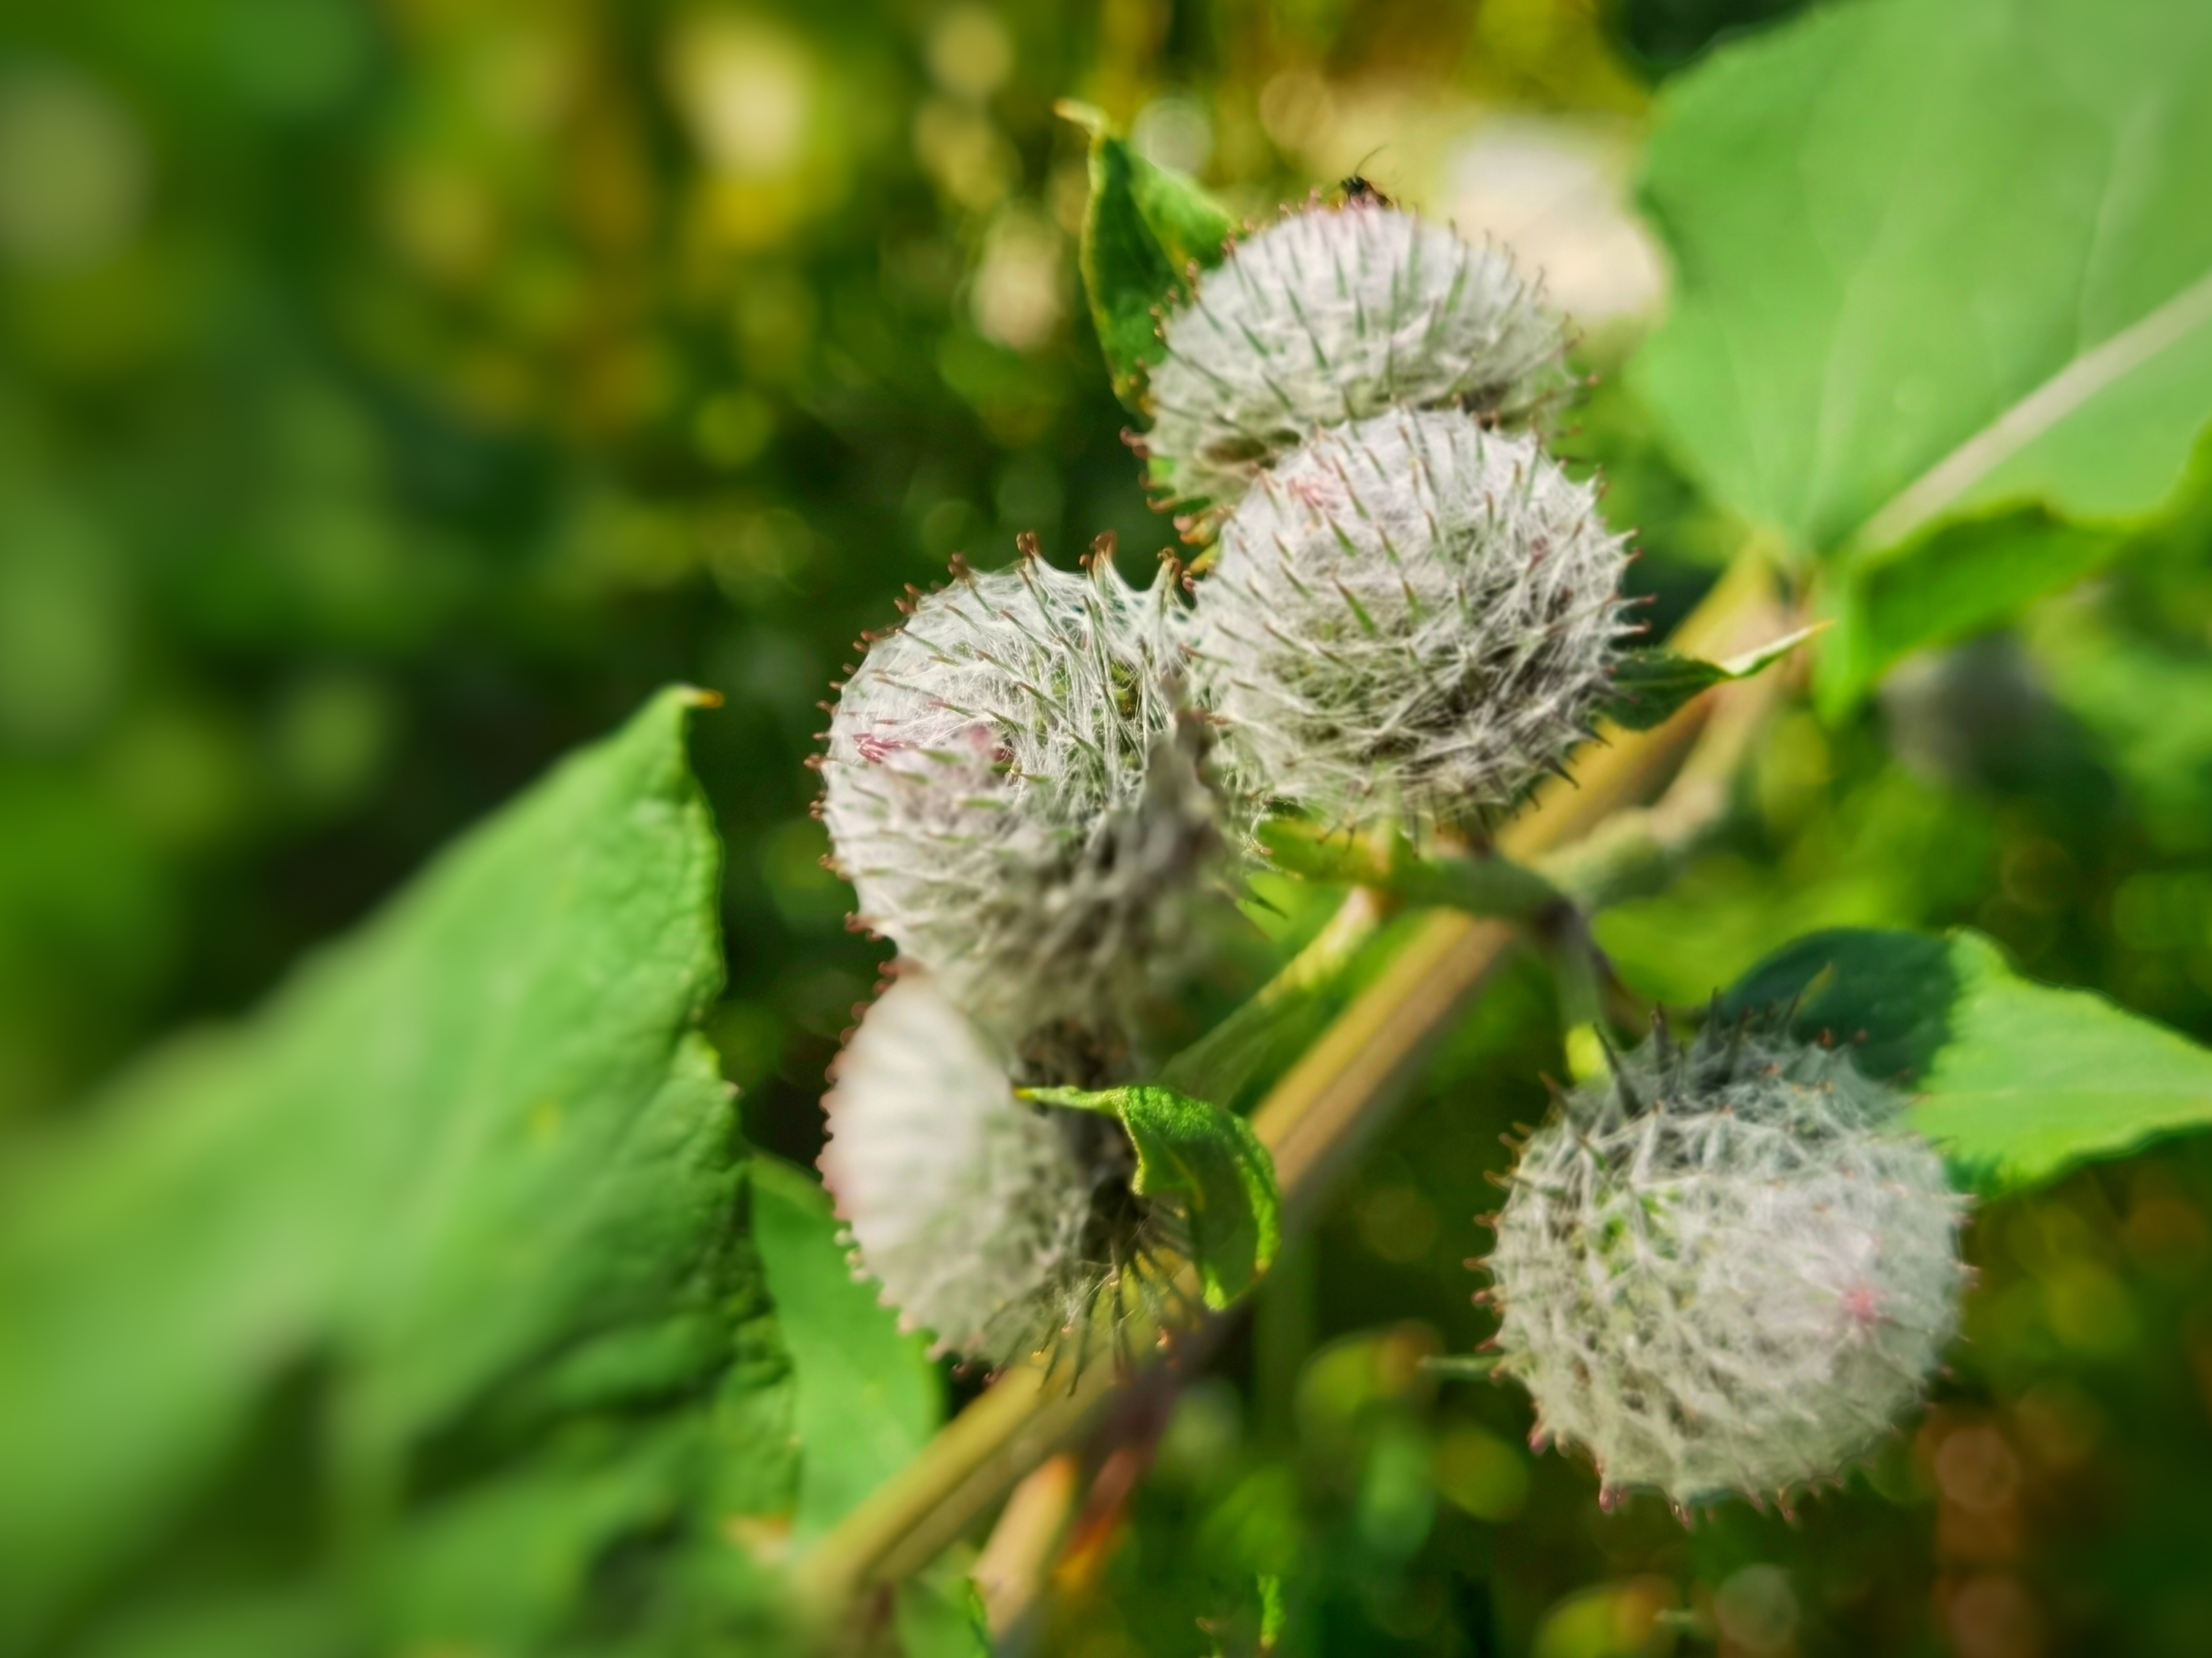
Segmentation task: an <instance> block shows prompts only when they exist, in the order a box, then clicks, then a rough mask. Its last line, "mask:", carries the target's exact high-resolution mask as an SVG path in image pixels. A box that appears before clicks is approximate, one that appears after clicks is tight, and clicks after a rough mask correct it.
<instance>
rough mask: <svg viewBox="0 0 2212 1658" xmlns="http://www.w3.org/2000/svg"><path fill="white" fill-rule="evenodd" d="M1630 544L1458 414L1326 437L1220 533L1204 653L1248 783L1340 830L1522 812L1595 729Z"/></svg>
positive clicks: (1211, 688)
mask: <svg viewBox="0 0 2212 1658" xmlns="http://www.w3.org/2000/svg"><path fill="white" fill-rule="evenodd" d="M1626 562H1627V556H1626V550H1625V547H1624V541H1623V538H1622V537H1618V536H1615V535H1613V534H1611V533H1610V532H1608V531H1607V529H1606V526H1605V524H1604V521H1603V520H1602V519H1601V518H1600V517H1599V516H1598V512H1597V506H1596V501H1595V492H1594V491H1593V490H1592V489H1590V488H1589V486H1588V485H1586V484H1581V483H1574V482H1573V481H1571V479H1570V478H1569V477H1567V476H1566V474H1565V472H1564V471H1561V470H1560V469H1559V465H1558V464H1557V463H1556V462H1554V461H1553V460H1552V459H1550V457H1548V456H1547V455H1546V454H1545V453H1544V452H1542V450H1541V448H1539V447H1538V446H1537V445H1536V443H1535V441H1534V440H1533V439H1531V438H1528V437H1526V436H1514V435H1509V434H1502V433H1498V432H1494V431H1488V430H1486V429H1485V428H1483V427H1481V426H1480V425H1479V424H1478V423H1477V422H1474V421H1472V420H1470V419H1468V417H1467V416H1465V415H1462V414H1460V413H1458V412H1456V411H1454V410H1429V411H1422V412H1415V411H1407V410H1400V411H1394V412H1392V413H1389V414H1385V415H1379V416H1375V417H1374V418H1372V419H1370V420H1364V421H1360V422H1358V423H1356V424H1354V425H1351V426H1346V427H1341V428H1336V429H1334V430H1332V431H1328V432H1324V433H1322V434H1320V435H1319V436H1317V437H1316V438H1315V439H1314V440H1312V441H1311V442H1310V443H1307V444H1305V445H1304V446H1302V447H1301V448H1299V449H1298V450H1297V451H1296V452H1293V453H1292V454H1291V456H1290V457H1289V458H1288V459H1285V460H1284V461H1283V462H1282V463H1281V465H1279V466H1277V467H1276V468H1275V469H1274V470H1273V471H1271V472H1269V473H1267V474H1266V475H1265V476H1263V477H1261V480H1260V482H1259V483H1258V485H1257V486H1256V487H1255V489H1253V490H1252V491H1251V492H1250V493H1249V495H1246V496H1245V498H1244V500H1243V501H1242V502H1241V503H1240V504H1239V505H1238V507H1237V510H1236V512H1235V513H1232V514H1231V516H1230V518H1229V519H1228V520H1227V522H1226V523H1225V525H1223V527H1222V531H1221V543H1220V548H1219V560H1218V564H1217V565H1216V567H1215V568H1214V571H1213V573H1212V574H1211V575H1210V576H1208V577H1207V578H1206V580H1205V581H1203V582H1202V583H1200V587H1199V592H1198V599H1197V608H1196V612H1195V615H1194V619H1193V622H1194V625H1193V630H1192V635H1191V649H1192V652H1193V654H1194V657H1195V658H1196V659H1197V660H1198V663H1199V671H1200V674H1201V676H1202V677H1203V678H1204V681H1205V683H1206V691H1207V696H1208V700H1209V701H1210V703H1211V704H1212V708H1213V710H1214V712H1215V715H1216V717H1217V719H1218V722H1219V724H1220V725H1221V726H1222V728H1223V730H1224V732H1225V738H1226V742H1227V747H1228V751H1229V754H1230V756H1231V771H1232V773H1233V774H1234V775H1235V776H1236V777H1237V780H1238V782H1239V785H1240V786H1241V787H1243V789H1245V790H1246V791H1247V792H1249V793H1251V794H1253V795H1255V796H1273V797H1275V798H1277V799H1282V800H1285V801H1289V802H1291V803H1293V804H1295V805H1299V806H1302V807H1304V808H1306V809H1308V810H1310V811H1313V812H1315V813H1316V814H1318V815H1319V816H1321V817H1323V818H1324V819H1328V820H1358V819H1362V818H1371V817H1376V816H1377V815H1379V814H1381V813H1383V812H1386V811H1399V812H1402V813H1404V814H1407V815H1408V816H1413V817H1422V816H1429V817H1439V818H1445V819H1451V818H1457V817H1465V816H1468V815H1472V814H1475V813H1479V812H1480V811H1485V810H1487V809H1492V808H1497V807H1503V806H1505V805H1510V804H1511V803H1512V802H1513V801H1514V800H1515V799H1516V797H1517V796H1518V795H1519V794H1520V793H1521V792H1522V790H1523V789H1524V788H1525V787H1526V786H1528V783H1529V782H1530V781H1531V780H1533V779H1534V777H1535V776H1536V775H1537V774H1539V773H1541V772H1544V771H1547V770H1553V769H1557V768H1559V765H1560V763H1561V761H1562V759H1563V757H1564V756H1565V754H1566V752H1567V750H1569V749H1570V748H1571V747H1572V746H1573V745H1574V744H1576V743H1577V741H1579V740H1580V739H1581V738H1583V737H1584V736H1585V735H1586V734H1587V731H1588V726H1589V720H1590V718H1591V715H1592V713H1593V711H1594V709H1595V706H1596V704H1597V701H1598V700H1599V698H1600V697H1601V695H1602V694H1603V693H1604V691H1605V690H1606V688H1607V683H1608V680H1609V678H1610V676H1611V673H1612V671H1613V659H1614V653H1615V647H1616V641H1618V640H1619V639H1620V636H1621V635H1623V634H1624V633H1625V632H1626V631H1627V628H1626V623H1624V621H1623V604H1622V600H1621V598H1620V579H1621V573H1622V571H1623V569H1624V568H1626Z"/></svg>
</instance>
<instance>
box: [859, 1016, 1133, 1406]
mask: <svg viewBox="0 0 2212 1658" xmlns="http://www.w3.org/2000/svg"><path fill="white" fill-rule="evenodd" d="M1008 1064H1009V1061H1008V1060H1007V1059H1006V1056H1005V1055H1003V1054H1001V1053H1000V1051H999V1049H998V1048H997V1047H996V1045H995V1044H994V1042H992V1041H991V1039H990V1038H989V1037H988V1036H987V1035H985V1034H984V1033H983V1032H982V1031H981V1030H980V1029H977V1028H976V1026H975V1024H974V1023H972V1022H970V1021H969V1019H968V1018H967V1017H965V1016H964V1015H963V1014H962V1013H961V1012H960V1011H959V1010H958V1009H957V1008H956V1007H955V1006H953V1005H952V1004H951V1002H950V1001H948V1000H947V999H945V995H944V994H943V993H942V992H941V991H940V990H939V988H938V987H937V986H936V985H935V984H933V982H932V981H930V979H929V978H928V977H927V975H923V974H920V973H909V974H906V975H902V976H900V977H899V978H898V979H897V980H896V981H894V982H893V983H892V984H891V986H890V988H889V989H887V990H886V991H884V993H883V994H882V995H881V996H880V997H878V999H876V1001H875V1002H874V1003H873V1004H872V1005H871V1006H870V1007H869V1009H868V1011H867V1012H866V1016H865V1017H863V1018H862V1019H861V1021H860V1026H859V1028H858V1029H855V1030H854V1033H853V1035H852V1036H851V1038H850V1039H849V1040H848V1042H847V1043H846V1045H845V1048H844V1051H843V1052H842V1054H840V1055H839V1056H838V1059H837V1062H836V1068H835V1070H834V1072H833V1074H832V1078H831V1087H830V1090H829V1095H828V1096H827V1097H826V1098H825V1099H824V1100H823V1108H824V1109H825V1111H826V1112H827V1113H828V1115H829V1144H828V1145H827V1146H826V1147H824V1149H823V1153H822V1157H821V1163H820V1167H821V1169H822V1175H823V1182H824V1184H825V1185H827V1187H829V1192H830V1193H831V1195H832V1196H833V1197H834V1198H835V1199H836V1206H837V1214H838V1217H839V1218H841V1219H842V1220H843V1221H844V1222H845V1224H846V1226H847V1227H848V1230H849V1231H850V1233H851V1237H852V1242H853V1244H854V1266H855V1268H856V1270H857V1271H858V1272H860V1274H861V1275H862V1276H864V1277H867V1278H874V1279H875V1280H877V1281H878V1283H880V1284H882V1286H883V1298H884V1303H885V1304H887V1305H889V1306H892V1307H896V1309H898V1310H899V1313H900V1321H901V1324H902V1327H904V1328H907V1329H920V1330H927V1331H929V1332H930V1333H932V1334H933V1336H934V1337H935V1338H936V1342H937V1348H936V1350H937V1351H939V1352H957V1353H959V1354H961V1355H962V1356H963V1357H968V1358H970V1359H974V1360H976V1361H978V1362H981V1363H986V1364H988V1365H990V1366H992V1367H994V1368H995V1367H997V1366H999V1365H1001V1364H1004V1363H1007V1362H1008V1361H1010V1360H1012V1359H1014V1358H1017V1357H1021V1356H1022V1355H1023V1354H1024V1353H1028V1352H1030V1351H1035V1350H1036V1349H1037V1348H1039V1347H1041V1346H1043V1345H1047V1344H1048V1343H1049V1342H1051V1341H1052V1340H1053V1339H1055V1338H1056V1337H1057V1336H1058V1335H1059V1334H1060V1333H1061V1332H1062V1331H1064V1330H1066V1328H1068V1327H1070V1326H1071V1325H1073V1324H1075V1323H1077V1322H1078V1321H1081V1320H1083V1319H1085V1318H1086V1317H1087V1316H1088V1315H1089V1312H1090V1309H1091V1307H1092V1306H1093V1305H1094V1304H1095V1303H1096V1302H1097V1297H1098V1296H1099V1293H1100V1291H1101V1288H1102V1286H1103V1285H1104V1284H1106V1283H1107V1281H1108V1280H1109V1278H1110V1277H1111V1275H1112V1272H1113V1270H1114V1267H1115V1264H1116V1261H1117V1260H1118V1258H1119V1257H1120V1255H1121V1253H1122V1251H1123V1249H1124V1248H1127V1247H1129V1246H1131V1244H1132V1242H1133V1238H1134V1236H1135V1233H1136V1231H1137V1230H1138V1229H1139V1227H1140V1225H1141V1221H1142V1214H1141V1210H1140V1208H1139V1206H1138V1200H1137V1199H1134V1198H1133V1197H1132V1196H1131V1195H1130V1194H1129V1192H1128V1178H1129V1175H1130V1172H1131V1170H1132V1169H1133V1157H1132V1154H1131V1152H1130V1150H1129V1145H1128V1141H1127V1137H1126V1136H1125V1135H1124V1134H1123V1133H1121V1128H1120V1127H1119V1126H1118V1125H1117V1124H1115V1123H1114V1122H1112V1121H1110V1120H1109V1119H1107V1118H1105V1117H1102V1116H1098V1115H1096V1114H1091V1113H1087V1112H1078V1111H1063V1110H1056V1109H1054V1108H1048V1107H1045V1106H1039V1105H1033V1104H1030V1103H1029V1102H1025V1101H1024V1100H1022V1099H1020V1098H1018V1097H1017V1096H1016V1095H1015V1093H1014V1085H1013V1083H1012V1080H1011V1079H1010V1078H1009V1076H1008Z"/></svg>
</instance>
